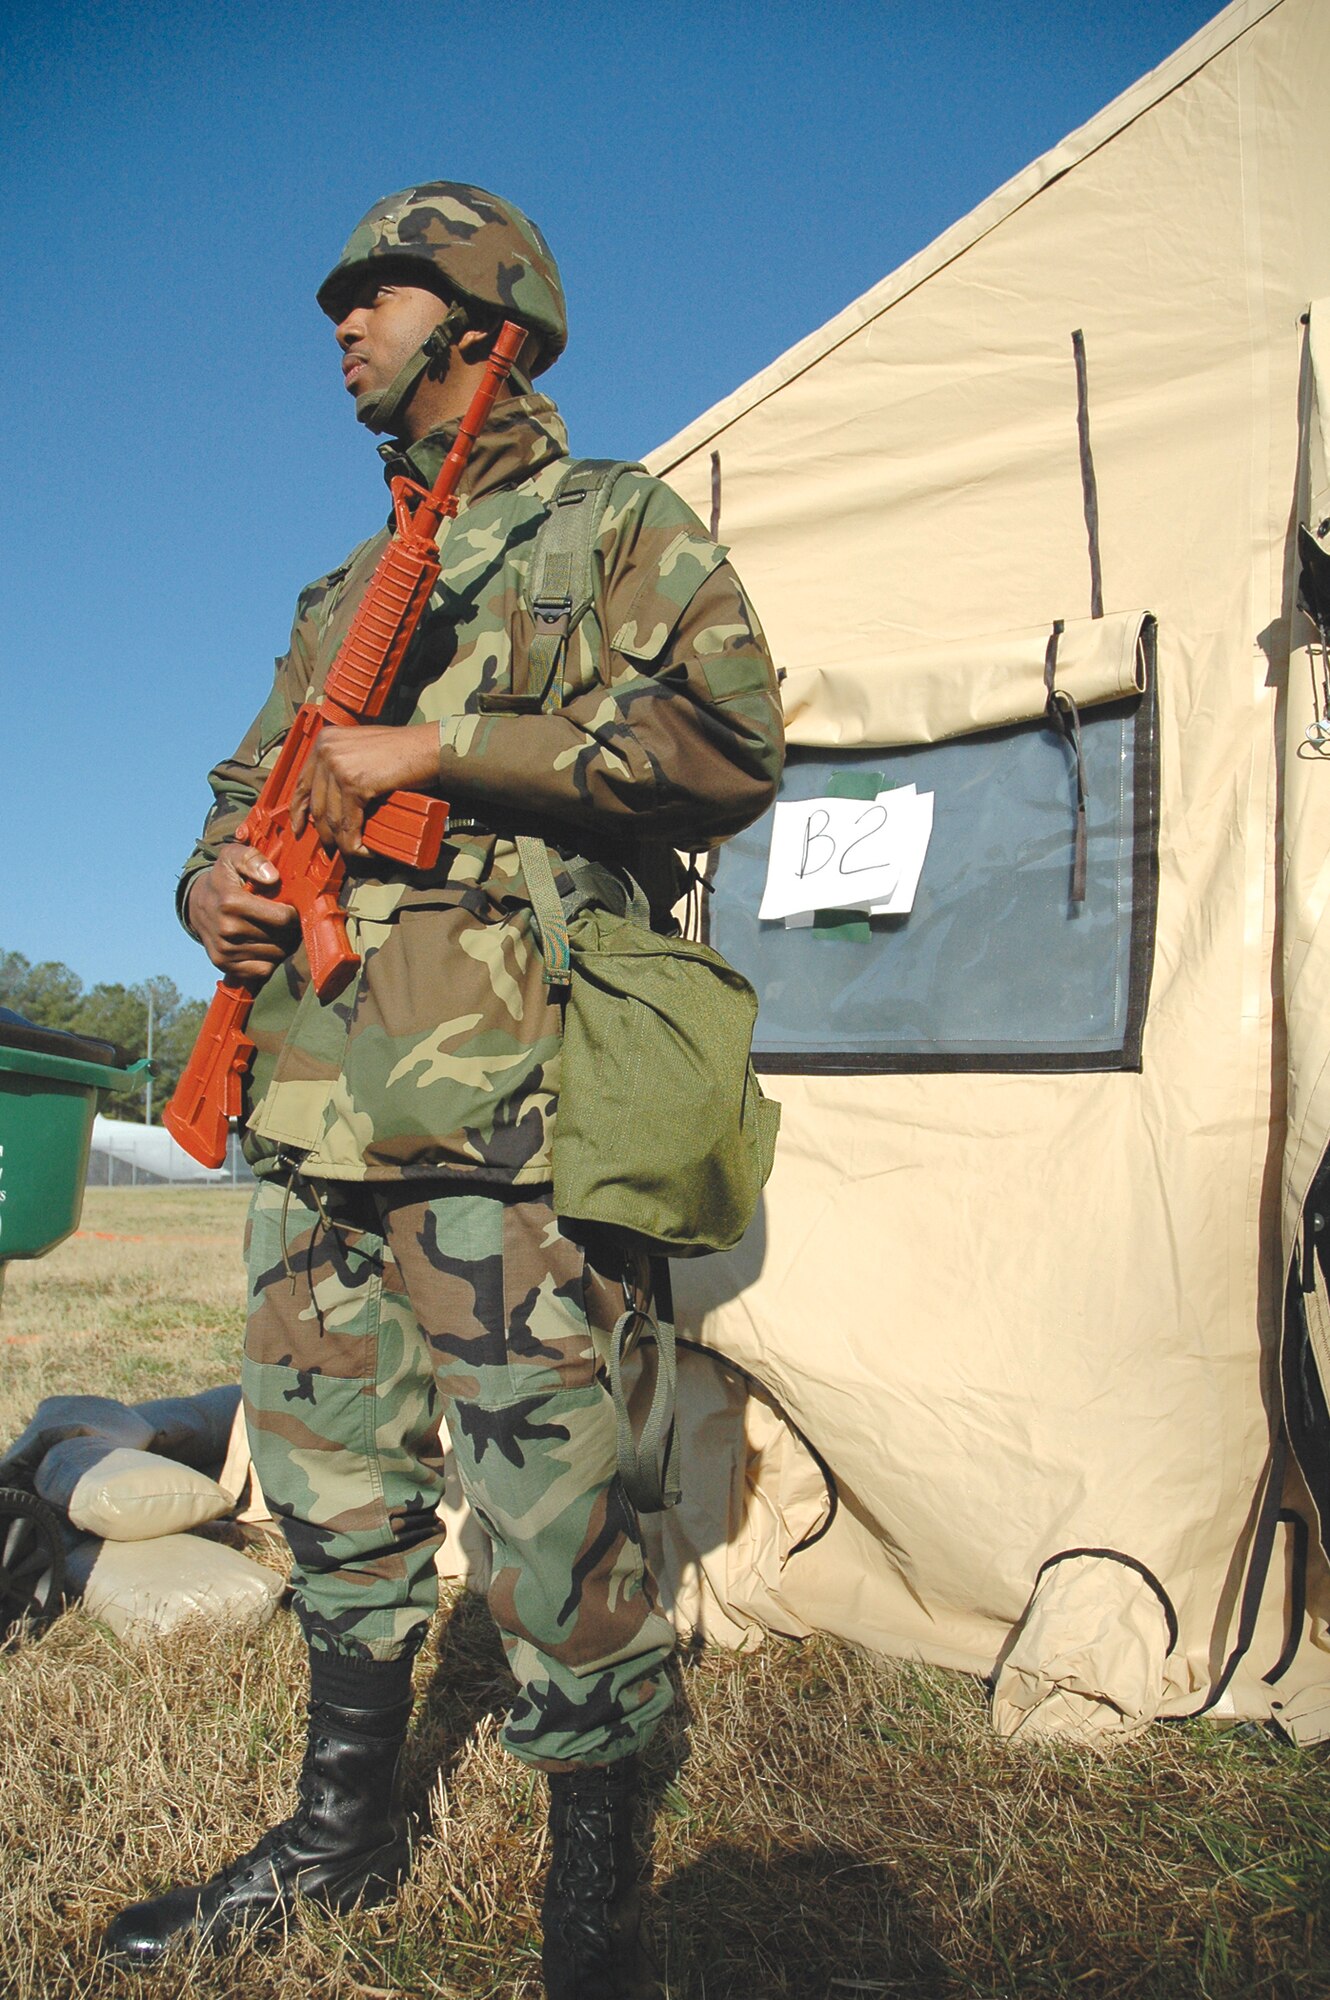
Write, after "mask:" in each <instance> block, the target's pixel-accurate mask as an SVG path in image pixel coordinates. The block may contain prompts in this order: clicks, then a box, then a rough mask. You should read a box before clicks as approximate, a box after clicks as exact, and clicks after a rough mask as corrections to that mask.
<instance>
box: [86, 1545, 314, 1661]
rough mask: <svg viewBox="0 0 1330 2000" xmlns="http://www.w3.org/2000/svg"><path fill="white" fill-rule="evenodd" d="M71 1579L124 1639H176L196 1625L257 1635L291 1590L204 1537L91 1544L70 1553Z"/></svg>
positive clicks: (89, 1605)
mask: <svg viewBox="0 0 1330 2000" xmlns="http://www.w3.org/2000/svg"><path fill="white" fill-rule="evenodd" d="M67 1576H68V1587H69V1589H70V1590H71V1592H79V1593H81V1595H82V1599H83V1605H84V1609H85V1610H86V1611H88V1612H89V1613H90V1614H91V1616H92V1617H94V1618H100V1619H101V1620H102V1622H103V1623H104V1624H106V1625H109V1626H110V1628H111V1630H112V1631H113V1632H115V1633H116V1634H118V1636H119V1637H120V1638H122V1639H148V1638H152V1637H153V1636H154V1635H161V1634H164V1633H167V1632H174V1631H175V1630H176V1629H177V1627H178V1626H181V1625H184V1624H186V1623H187V1622H188V1621H189V1620H190V1619H192V1618H204V1619H206V1620H208V1622H209V1623H210V1624H213V1625H216V1626H220V1627H223V1628H225V1629H227V1630H229V1631H257V1630H258V1629H259V1628H260V1627H261V1626H263V1625H266V1624H267V1623H268V1620H269V1619H270V1618H271V1617H272V1614H273V1612H274V1610H275V1609H276V1607H277V1602H278V1600H279V1598H280V1597H281V1595H282V1592H283V1590H284V1589H285V1584H284V1581H283V1579H282V1578H281V1577H280V1576H279V1575H278V1574H277V1572H276V1571H275V1570H271V1569H266V1568H265V1567H264V1566H263V1564H262V1563H256V1562H251V1561H250V1559H249V1557H248V1556H242V1555H239V1554H238V1553H237V1552H236V1550H235V1549H228V1548H225V1547H223V1545H222V1544H221V1543H220V1542H209V1541H205V1540H204V1539H203V1538H202V1537H201V1536H199V1535H159V1536H158V1537H157V1538H156V1539H155V1540H154V1541H150V1542H97V1541H92V1540H89V1541H86V1542H83V1543H80V1544H79V1545H78V1546H77V1547H76V1548H75V1549H74V1550H73V1551H72V1552H71V1554H70V1556H69V1562H68V1570H67Z"/></svg>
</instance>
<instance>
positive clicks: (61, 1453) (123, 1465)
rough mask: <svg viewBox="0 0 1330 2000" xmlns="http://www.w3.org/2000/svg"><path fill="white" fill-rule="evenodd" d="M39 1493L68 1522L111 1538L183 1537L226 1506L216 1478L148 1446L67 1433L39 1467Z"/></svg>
mask: <svg viewBox="0 0 1330 2000" xmlns="http://www.w3.org/2000/svg"><path fill="white" fill-rule="evenodd" d="M36 1484H37V1491H38V1493H39V1494H40V1495H41V1497H42V1499H43V1500H46V1501H48V1502H49V1503H50V1505H51V1506H52V1507H55V1508H58V1509H59V1511H60V1512H61V1513H63V1514H67V1515H68V1517H69V1520H70V1523H71V1525H72V1526H73V1527H75V1528H79V1529H81V1530H82V1531H83V1533H84V1534H87V1535H101V1536H104V1537H105V1538H106V1539H107V1540H108V1541H113V1542H146V1541H150V1540H152V1539H154V1538H155V1537H157V1536H159V1535H181V1534H184V1532H185V1531H186V1529H188V1528H197V1527H198V1526H199V1525H200V1523H202V1522H204V1521H216V1520H218V1519H220V1517H221V1516H222V1515H223V1514H228V1513H230V1511H231V1503H230V1501H229V1500H228V1499H227V1497H226V1494H225V1493H224V1492H223V1491H222V1489H221V1487H220V1486H219V1485H218V1484H217V1482H216V1480H214V1479H209V1478H208V1477H207V1475H206V1473H202V1472H196V1471H195V1470H194V1469H193V1468H192V1467H191V1466H188V1465H179V1464H177V1462H176V1461H175V1460H174V1459H171V1458H159V1457H157V1456H156V1454H155V1453H153V1452H150V1451H134V1450H131V1449H130V1448H129V1447H127V1446H123V1445H108V1444H106V1443H105V1442H104V1441H103V1440H102V1439H101V1438H93V1437H73V1438H66V1439H64V1440H63V1442H62V1443H60V1444H57V1445H53V1446H52V1448H51V1450H50V1451H48V1452H47V1454H46V1456H45V1458H44V1459H43V1460H42V1462H41V1464H40V1465H39V1466H38V1468H37V1480H36Z"/></svg>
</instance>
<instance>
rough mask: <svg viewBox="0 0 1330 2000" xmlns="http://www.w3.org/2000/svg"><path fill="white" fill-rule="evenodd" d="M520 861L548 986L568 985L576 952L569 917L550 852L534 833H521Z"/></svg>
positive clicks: (518, 846)
mask: <svg viewBox="0 0 1330 2000" xmlns="http://www.w3.org/2000/svg"><path fill="white" fill-rule="evenodd" d="M515 844H516V847H517V858H518V860H519V861H520V862H521V864H522V873H523V875H524V876H525V877H526V892H527V895H528V896H529V897H530V898H531V913H532V915H533V916H534V917H535V920H536V929H537V932H538V933H539V937H540V955H541V958H542V959H543V960H544V962H545V984H546V985H547V986H566V985H567V984H568V981H569V979H570V978H571V977H572V952H571V950H570V947H569V944H568V917H567V914H566V912H565V910H564V907H563V902H562V899H561V898H560V895H559V888H558V884H557V883H556V882H555V880H554V870H553V868H552V867H551V866H550V853H549V849H548V848H547V847H546V845H545V843H544V841H543V840H537V839H536V837H535V835H534V834H530V833H519V834H518V836H517V840H516V843H515Z"/></svg>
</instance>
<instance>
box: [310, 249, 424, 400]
mask: <svg viewBox="0 0 1330 2000" xmlns="http://www.w3.org/2000/svg"><path fill="white" fill-rule="evenodd" d="M447 310H448V308H447V307H446V306H445V305H444V303H443V300H442V299H441V298H439V296H438V294H437V293H435V292H427V291H425V290H424V289H423V288H422V287H421V286H419V285H385V284H379V283H377V282H376V281H375V280H374V279H372V278H367V279H366V280H365V282H364V283H363V284H362V285H361V287H360V289H359V290H358V291H357V292H356V293H355V294H354V296H353V303H352V304H351V306H350V308H349V309H348V311H347V313H346V316H345V318H344V319H341V320H339V321H338V325H337V345H338V346H339V347H340V348H341V350H342V380H343V381H344V383H345V384H346V387H347V389H348V391H349V392H350V394H351V395H353V396H364V395H373V396H377V395H378V394H379V393H380V391H381V390H384V389H386V388H387V387H388V384H389V383H390V382H391V381H392V379H393V377H394V376H395V375H396V374H397V373H398V371H399V369H401V368H402V367H403V365H404V364H405V363H406V362H407V361H408V360H409V359H410V357H411V356H412V355H413V354H414V353H415V352H416V349H417V348H418V347H419V346H420V344H421V342H422V341H423V340H424V339H425V336H426V335H427V334H428V333H429V332H430V331H431V329H432V328H434V327H436V326H437V325H438V324H439V321H440V320H441V319H442V318H443V316H444V314H445V313H446V312H447Z"/></svg>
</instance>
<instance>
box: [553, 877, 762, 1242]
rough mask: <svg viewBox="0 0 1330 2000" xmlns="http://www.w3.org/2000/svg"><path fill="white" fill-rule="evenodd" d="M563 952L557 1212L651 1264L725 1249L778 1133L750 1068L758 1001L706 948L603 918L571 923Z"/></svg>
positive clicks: (751, 1207)
mask: <svg viewBox="0 0 1330 2000" xmlns="http://www.w3.org/2000/svg"><path fill="white" fill-rule="evenodd" d="M568 945H569V955H570V961H571V982H570V986H569V996H568V1011H567V1015H566V1017H565V1021H564V1040H563V1069H562V1081H561V1085H560V1094H559V1113H558V1119H557V1122H556V1125H555V1133H554V1205H555V1208H556V1210H557V1211H558V1213H559V1214H560V1215H561V1216H566V1217H567V1218H568V1219H569V1220H570V1221H575V1222H596V1223H601V1224H604V1225H608V1226H612V1227H613V1228H616V1229H623V1230H626V1231H627V1232H628V1233H629V1234H630V1235H631V1236H633V1237H634V1238H635V1239H636V1240H637V1241H638V1242H639V1243H640V1244H642V1245H643V1246H644V1247H645V1248H647V1249H648V1250H650V1251H652V1252H654V1253H655V1254H657V1255H660V1256H666V1257H696V1256H700V1255H703V1254H705V1253H706V1252H707V1251H709V1250H728V1249H730V1248H731V1247H732V1246H733V1245H734V1244H736V1243H737V1242H738V1241H739V1239H740V1237H741V1236H742V1235H743V1233H744V1231H745V1230H746V1229H747V1227H748V1225H749V1223H750V1222H751V1221H752V1219H753V1216H754V1214H755V1212H756V1209H757V1202H758V1196H759V1195H760V1194H761V1192H762V1188H763V1185H764V1183H765V1182H766V1179H767V1177H768V1175H769V1174H770V1172H771V1165H772V1160H773V1158H774V1156H775V1148H776V1130H777V1127H778V1125H779V1123H780V1108H779V1106H778V1105H776V1104H773V1103H772V1102H771V1100H770V1099H769V1098H766V1097H764V1096H763V1094H762V1087H761V1085H760V1084H759V1082H758V1080H757V1077H756V1076H755V1074H754V1072H753V1066H752V1063H751V1061H750V1060H749V1049H750V1046H751V1044H752V1039H753V1024H754V1021H755V1020H756V1018H757V996H756V994H755V993H754V992H753V989H752V987H751V986H750V985H749V984H748V981H747V980H746V979H745V978H744V977H743V975H742V974H741V973H738V972H736V971H735V970H734V967H733V966H732V965H729V964H728V963H727V962H726V960H725V959H723V958H722V957H721V955H720V953H719V952H716V951H712V950H711V949H710V948H709V947H708V946H707V945H704V944H694V943H691V942H690V941H689V940H688V939H686V938H677V937H660V936H658V935H657V934H656V933H655V932H654V931H649V930H646V929H644V928H643V926H642V925H641V924H640V923H635V922H634V921H633V920H632V919H631V918H630V917H621V916H616V915H614V914H613V912H612V911H609V910H603V909H590V910H586V911H584V912H583V914H582V915H581V916H579V917H577V918H575V919H574V921H573V922H572V924H571V925H570V926H569V930H568Z"/></svg>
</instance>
